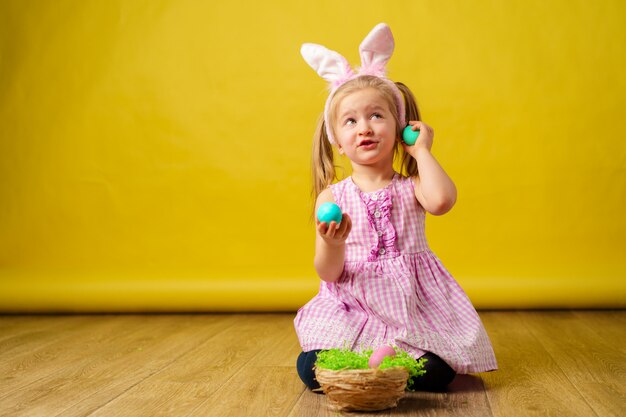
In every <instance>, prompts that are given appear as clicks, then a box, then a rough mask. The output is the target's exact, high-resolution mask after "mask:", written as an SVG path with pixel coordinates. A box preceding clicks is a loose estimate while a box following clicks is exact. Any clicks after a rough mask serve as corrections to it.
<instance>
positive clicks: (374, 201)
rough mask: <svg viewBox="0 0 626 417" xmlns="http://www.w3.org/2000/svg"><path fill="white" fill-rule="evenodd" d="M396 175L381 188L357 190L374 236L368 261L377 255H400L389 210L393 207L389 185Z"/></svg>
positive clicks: (376, 257)
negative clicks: (374, 190)
mask: <svg viewBox="0 0 626 417" xmlns="http://www.w3.org/2000/svg"><path fill="white" fill-rule="evenodd" d="M396 177H397V174H396V175H394V177H393V179H392V180H391V183H390V184H389V186H387V187H385V188H383V189H382V190H379V191H376V192H373V193H364V192H363V191H361V190H359V195H360V197H361V200H363V203H364V204H365V207H366V208H367V221H368V223H369V226H370V230H371V231H372V233H373V234H374V237H375V239H374V244H373V245H372V247H371V248H370V252H369V255H368V257H367V260H368V261H369V262H373V261H376V260H377V259H378V258H379V257H385V258H389V257H395V256H398V255H400V252H399V251H398V249H397V248H396V238H397V234H396V229H395V228H394V227H393V224H392V223H391V210H392V208H393V201H392V198H391V185H392V184H393V183H394V182H395V181H396ZM355 187H356V184H355ZM357 189H358V187H357Z"/></svg>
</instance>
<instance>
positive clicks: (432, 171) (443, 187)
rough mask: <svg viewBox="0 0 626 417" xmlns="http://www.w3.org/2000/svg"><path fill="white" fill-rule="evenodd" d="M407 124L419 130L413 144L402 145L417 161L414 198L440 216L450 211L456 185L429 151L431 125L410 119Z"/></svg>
mask: <svg viewBox="0 0 626 417" xmlns="http://www.w3.org/2000/svg"><path fill="white" fill-rule="evenodd" d="M409 124H411V125H412V126H417V128H419V130H420V134H419V137H418V138H417V141H416V142H415V145H413V146H408V145H406V144H404V145H403V146H404V150H405V151H406V152H407V153H408V154H409V155H411V156H412V157H413V158H415V160H416V161H417V169H418V172H419V175H418V176H415V177H413V183H414V184H415V198H417V201H419V203H420V204H421V205H422V207H424V210H426V211H427V212H429V213H430V214H434V215H436V216H440V215H442V214H445V213H447V212H448V211H450V210H451V209H452V207H453V206H454V204H455V203H456V196H457V192H456V186H455V185H454V182H453V181H452V179H451V178H450V177H449V176H448V174H447V173H446V171H444V169H443V168H442V167H441V165H439V162H437V160H436V159H435V157H434V156H433V154H432V153H431V152H430V149H431V148H432V145H433V137H434V135H435V133H434V131H433V129H432V127H430V126H428V125H427V124H426V123H422V122H413V121H412V122H409ZM414 129H415V128H414Z"/></svg>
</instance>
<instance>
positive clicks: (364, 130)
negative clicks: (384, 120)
mask: <svg viewBox="0 0 626 417" xmlns="http://www.w3.org/2000/svg"><path fill="white" fill-rule="evenodd" d="M372 133H373V132H372V128H371V127H370V125H369V123H367V122H365V123H363V124H362V125H361V126H359V135H361V136H369V135H371V134H372Z"/></svg>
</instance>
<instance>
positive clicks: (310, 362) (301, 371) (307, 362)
mask: <svg viewBox="0 0 626 417" xmlns="http://www.w3.org/2000/svg"><path fill="white" fill-rule="evenodd" d="M318 352H319V350H312V351H310V352H302V353H300V355H299V356H298V360H297V361H296V368H297V370H298V376H299V377H300V379H301V380H302V382H304V385H306V386H307V387H308V388H309V389H311V390H314V389H318V388H319V387H320V384H319V383H318V382H317V379H315V371H314V370H313V367H314V366H315V362H316V361H317V353H318Z"/></svg>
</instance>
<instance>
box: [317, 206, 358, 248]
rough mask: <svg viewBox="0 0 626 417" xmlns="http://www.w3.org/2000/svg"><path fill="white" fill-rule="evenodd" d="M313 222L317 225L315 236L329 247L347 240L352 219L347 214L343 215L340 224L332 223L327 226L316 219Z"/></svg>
mask: <svg viewBox="0 0 626 417" xmlns="http://www.w3.org/2000/svg"><path fill="white" fill-rule="evenodd" d="M315 222H316V224H317V234H318V235H319V236H320V237H321V238H322V239H324V242H326V243H327V244H328V245H331V246H339V245H341V244H343V243H344V242H345V241H346V239H347V238H348V235H349V234H350V230H352V219H351V218H350V216H349V215H348V214H347V213H343V215H342V217H341V223H339V224H337V223H335V222H334V221H332V222H330V224H328V223H326V222H320V221H319V220H317V219H315Z"/></svg>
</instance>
